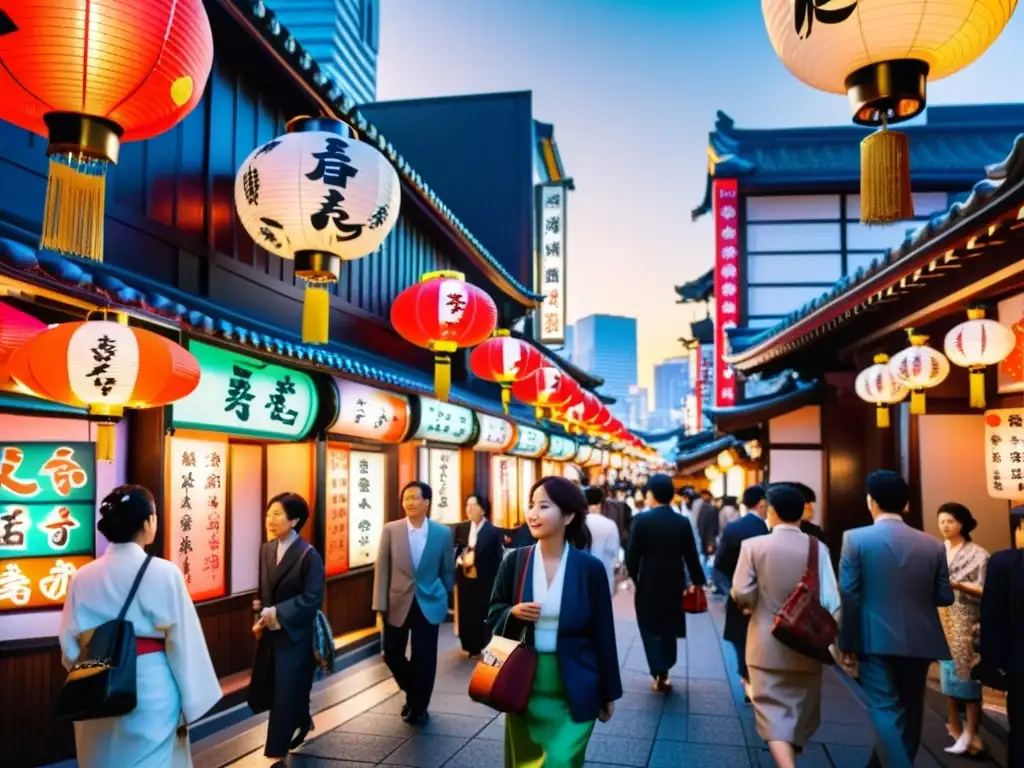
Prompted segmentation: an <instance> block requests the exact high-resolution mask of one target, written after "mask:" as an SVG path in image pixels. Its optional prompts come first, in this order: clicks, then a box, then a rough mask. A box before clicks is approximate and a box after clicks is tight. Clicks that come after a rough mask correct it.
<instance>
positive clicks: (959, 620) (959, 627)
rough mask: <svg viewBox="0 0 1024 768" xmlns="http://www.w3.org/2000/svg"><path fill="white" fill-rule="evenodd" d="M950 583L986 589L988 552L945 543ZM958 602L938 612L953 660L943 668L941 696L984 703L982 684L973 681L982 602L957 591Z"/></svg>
mask: <svg viewBox="0 0 1024 768" xmlns="http://www.w3.org/2000/svg"><path fill="white" fill-rule="evenodd" d="M946 561H947V562H948V563H949V580H950V581H958V582H961V583H963V584H972V585H974V586H978V587H983V586H984V585H985V568H986V566H987V565H988V552H986V551H985V550H984V549H982V548H981V547H980V546H978V545H977V544H975V543H973V542H970V541H965V542H964V543H963V544H960V545H958V546H955V547H951V546H950V545H949V542H948V541H947V542H946ZM954 594H955V595H956V600H955V602H954V603H953V605H951V606H949V607H948V608H939V618H940V619H941V620H942V628H943V630H944V631H945V633H946V640H947V641H948V642H949V650H950V652H951V654H952V656H953V659H952V660H951V661H943V662H941V664H940V673H941V675H940V677H941V682H942V692H943V693H944V694H945V695H946V696H952V697H953V698H956V699H963V700H965V701H978V700H980V699H981V684H980V683H978V682H977V681H975V680H971V669H973V667H974V665H975V664H977V663H978V657H977V654H976V653H975V652H974V636H975V627H976V626H977V624H978V622H979V621H980V620H981V599H980V598H977V597H974V596H972V595H968V594H966V593H964V592H961V591H960V590H954Z"/></svg>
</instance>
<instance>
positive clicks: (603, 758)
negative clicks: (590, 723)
mask: <svg viewBox="0 0 1024 768" xmlns="http://www.w3.org/2000/svg"><path fill="white" fill-rule="evenodd" d="M653 743H654V739H633V738H628V739H627V738H619V737H616V736H598V735H597V734H596V733H595V734H594V735H593V736H591V737H590V744H589V745H588V747H587V759H588V760H590V761H595V762H596V761H600V762H603V763H608V764H610V765H620V766H634V767H635V768H646V766H647V758H648V756H649V755H650V754H651V744H653Z"/></svg>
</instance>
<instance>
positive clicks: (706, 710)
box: [687, 678, 736, 717]
mask: <svg viewBox="0 0 1024 768" xmlns="http://www.w3.org/2000/svg"><path fill="white" fill-rule="evenodd" d="M687 698H688V699H689V701H690V713H691V714H695V715H719V716H722V715H724V716H727V717H736V700H735V699H734V698H733V694H732V689H731V688H730V686H729V684H728V683H723V682H719V681H718V680H701V679H696V678H695V679H693V680H690V681H689V684H688V686H687Z"/></svg>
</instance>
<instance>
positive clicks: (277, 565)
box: [249, 493, 325, 761]
mask: <svg viewBox="0 0 1024 768" xmlns="http://www.w3.org/2000/svg"><path fill="white" fill-rule="evenodd" d="M308 519H309V507H308V506H307V504H306V502H305V500H303V498H302V497H301V496H298V495H297V494H294V493H282V494H280V495H279V496H275V497H274V498H273V499H271V500H270V503H269V504H268V505H267V519H266V526H267V537H268V538H269V539H270V540H269V541H267V542H266V543H264V544H263V546H262V547H261V548H260V576H259V600H256V601H254V603H253V609H254V611H255V612H256V613H257V614H258V616H257V620H256V623H255V625H254V626H253V632H254V633H255V634H256V636H257V638H258V641H257V644H256V658H255V660H254V662H253V668H252V680H251V682H250V683H249V707H250V708H251V709H252V711H253V712H256V713H260V712H265V711H267V710H268V709H269V710H270V721H269V724H268V726H267V743H266V749H265V750H264V753H263V754H264V755H265V756H266V757H267V758H268V759H269V760H271V761H280V760H283V759H284V758H285V757H286V756H287V755H288V752H289V751H290V750H292V749H295V748H296V747H298V746H299V745H300V744H301V743H302V742H303V741H304V740H305V738H306V735H307V734H308V733H309V732H310V730H312V728H313V718H312V717H311V716H310V712H309V703H310V702H309V694H310V690H311V689H312V687H313V675H314V672H315V670H316V659H315V658H314V656H313V633H314V623H315V620H316V612H317V611H318V610H319V609H320V605H321V604H322V603H323V599H324V581H325V573H324V563H323V560H322V559H321V558H320V555H319V554H318V553H317V551H316V550H315V549H314V548H313V547H312V546H310V545H309V544H308V543H307V542H306V541H305V540H304V539H303V538H302V537H301V536H299V533H298V532H299V531H301V530H302V526H303V525H305V523H306V520H308Z"/></svg>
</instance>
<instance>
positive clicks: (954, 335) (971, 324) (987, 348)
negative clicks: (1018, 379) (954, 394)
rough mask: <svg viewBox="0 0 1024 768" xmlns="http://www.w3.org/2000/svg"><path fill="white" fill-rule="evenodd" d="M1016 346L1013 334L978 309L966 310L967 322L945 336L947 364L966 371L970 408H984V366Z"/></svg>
mask: <svg viewBox="0 0 1024 768" xmlns="http://www.w3.org/2000/svg"><path fill="white" fill-rule="evenodd" d="M1016 344H1017V337H1016V336H1015V335H1014V333H1013V331H1011V330H1010V329H1009V328H1007V327H1006V326H1005V325H1002V324H1001V323H998V322H996V321H995V320H987V319H986V318H985V310H984V309H980V308H979V309H969V310H967V321H966V322H963V323H960V325H958V326H956V327H955V328H953V329H952V330H951V331H950V332H949V333H947V334H946V341H945V343H944V344H943V349H944V351H945V352H946V357H947V358H949V362H951V363H953V365H958V366H960V367H961V368H967V369H968V370H969V371H970V380H971V390H970V392H971V400H970V404H971V408H984V407H985V367H986V366H989V365H996V364H997V363H1001V362H1002V361H1003V360H1005V359H1006V357H1007V356H1009V354H1010V353H1011V352H1012V351H1013V348H1014V347H1015V346H1016Z"/></svg>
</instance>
